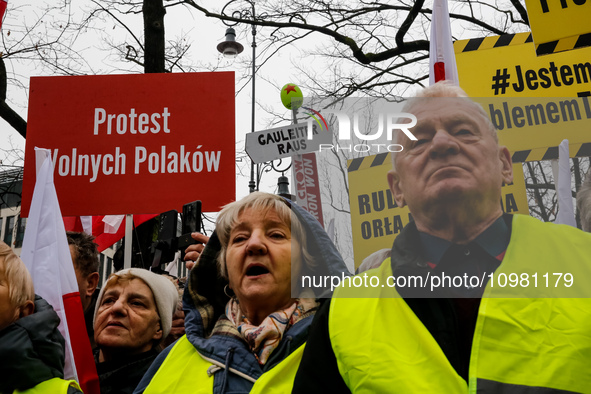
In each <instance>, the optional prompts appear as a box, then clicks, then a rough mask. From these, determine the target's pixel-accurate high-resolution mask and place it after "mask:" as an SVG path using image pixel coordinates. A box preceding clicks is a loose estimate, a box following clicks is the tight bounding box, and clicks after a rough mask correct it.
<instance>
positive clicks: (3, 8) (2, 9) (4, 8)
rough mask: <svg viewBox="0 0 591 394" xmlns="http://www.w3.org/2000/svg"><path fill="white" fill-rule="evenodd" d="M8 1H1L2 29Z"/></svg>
mask: <svg viewBox="0 0 591 394" xmlns="http://www.w3.org/2000/svg"><path fill="white" fill-rule="evenodd" d="M7 5H8V1H7V0H0V29H1V28H2V21H4V13H5V12H6V6H7Z"/></svg>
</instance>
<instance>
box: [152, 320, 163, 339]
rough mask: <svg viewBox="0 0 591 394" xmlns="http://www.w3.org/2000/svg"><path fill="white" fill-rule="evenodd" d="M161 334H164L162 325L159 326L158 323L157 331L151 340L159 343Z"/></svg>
mask: <svg viewBox="0 0 591 394" xmlns="http://www.w3.org/2000/svg"><path fill="white" fill-rule="evenodd" d="M163 334H164V332H163V331H162V325H161V324H160V322H158V330H156V332H155V333H154V336H153V337H152V339H153V340H155V341H159V340H161V339H162V335H163Z"/></svg>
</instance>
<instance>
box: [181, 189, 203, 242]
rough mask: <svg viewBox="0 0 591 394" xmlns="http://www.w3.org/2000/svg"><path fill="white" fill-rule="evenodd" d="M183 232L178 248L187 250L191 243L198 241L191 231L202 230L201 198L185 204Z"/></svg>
mask: <svg viewBox="0 0 591 394" xmlns="http://www.w3.org/2000/svg"><path fill="white" fill-rule="evenodd" d="M182 229H183V234H182V235H181V236H180V237H179V239H178V248H179V249H180V250H183V251H184V250H185V249H186V248H187V247H188V246H189V245H193V244H195V243H197V241H195V240H194V239H193V238H192V237H191V233H194V232H196V231H201V200H197V201H193V202H190V203H188V204H185V205H183V220H182Z"/></svg>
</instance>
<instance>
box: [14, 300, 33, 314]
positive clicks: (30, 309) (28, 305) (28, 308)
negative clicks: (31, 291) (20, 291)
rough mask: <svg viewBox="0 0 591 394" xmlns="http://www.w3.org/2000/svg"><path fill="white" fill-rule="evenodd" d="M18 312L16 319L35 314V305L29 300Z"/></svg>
mask: <svg viewBox="0 0 591 394" xmlns="http://www.w3.org/2000/svg"><path fill="white" fill-rule="evenodd" d="M19 309H20V312H19V315H18V318H19V319H20V318H21V317H25V316H29V315H32V314H33V313H34V312H35V303H34V302H33V301H31V300H27V301H25V304H24V305H22V306H21V307H20V308H19Z"/></svg>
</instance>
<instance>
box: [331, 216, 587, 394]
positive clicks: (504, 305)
mask: <svg viewBox="0 0 591 394" xmlns="http://www.w3.org/2000/svg"><path fill="white" fill-rule="evenodd" d="M554 226H556V225H554V224H548V223H541V222H539V221H538V220H536V219H533V218H530V217H527V216H521V215H515V217H514V219H513V230H512V235H511V242H510V244H509V246H508V248H507V251H506V253H505V257H504V259H503V262H502V263H501V265H500V266H499V268H498V269H497V271H496V272H495V278H494V282H492V281H490V282H489V284H488V286H487V288H486V290H485V294H484V297H483V298H482V300H481V303H480V308H479V311H478V318H477V323H476V329H475V332H474V339H473V344H472V352H471V357H470V367H469V382H466V381H465V380H464V379H462V378H461V377H460V376H459V375H458V374H457V373H456V371H455V370H454V368H453V367H452V365H451V364H450V363H449V361H448V360H447V358H446V356H445V354H444V353H443V351H442V350H441V348H440V347H439V345H438V344H437V342H436V341H435V339H434V338H433V337H432V336H431V334H430V333H429V331H428V330H427V328H426V327H425V326H424V325H423V324H422V322H421V321H420V320H419V319H418V318H417V316H416V315H415V314H414V313H413V311H412V310H411V309H410V307H409V306H408V305H407V303H406V302H405V301H404V299H402V298H400V297H399V296H398V294H397V293H396V290H395V289H390V288H388V287H387V286H385V287H381V286H380V287H378V288H375V289H373V297H374V298H342V297H354V295H355V289H354V288H343V287H340V288H338V289H337V290H336V291H335V294H334V296H333V300H332V302H331V306H330V311H329V335H330V339H331V344H332V348H333V351H334V353H335V356H336V359H337V364H338V368H339V372H340V373H341V376H342V377H343V380H344V381H345V383H346V384H347V386H348V387H349V388H350V389H351V391H352V392H353V393H423V392H424V393H446V394H447V393H476V392H478V393H479V394H481V393H498V392H503V393H513V392H519V393H529V392H531V393H534V392H538V391H536V387H537V388H538V390H539V388H540V387H542V388H551V389H554V390H557V391H556V393H559V392H562V391H564V392H576V393H591V299H590V298H589V297H590V296H591V294H590V290H589V287H591V286H589V283H591V282H590V280H591V235H590V234H586V233H583V232H582V231H580V230H577V229H574V228H570V227H568V226H561V228H558V227H554ZM548 227H554V229H555V230H556V231H548V230H550V229H549V228H548ZM536 272H537V273H538V276H537V285H538V287H537V288H535V287H534V280H533V276H532V275H534V274H535V273H536ZM546 272H549V278H550V281H549V283H548V285H549V287H548V288H546V283H545V281H546V279H545V278H543V275H544V274H545V273H546ZM512 273H515V274H520V273H527V274H528V275H529V281H530V286H529V287H527V286H525V285H526V282H523V283H522V285H523V287H524V288H517V287H516V288H510V286H509V285H508V284H505V287H503V288H501V287H500V285H502V284H503V275H501V278H500V280H501V282H500V284H499V282H498V280H499V275H500V274H505V275H506V276H507V277H509V275H510V274H512ZM553 273H562V274H564V273H571V274H572V275H573V277H574V282H573V286H571V287H570V288H568V287H565V286H563V288H562V289H559V288H558V287H557V288H554V287H553V286H554V285H555V282H556V280H557V278H558V276H557V275H556V276H555V275H553ZM367 275H368V276H372V275H373V276H378V277H379V278H380V280H381V283H386V282H385V280H386V278H387V277H388V276H390V275H392V268H391V264H390V260H389V259H388V260H386V262H385V263H384V264H382V265H381V266H380V267H379V268H377V269H375V270H371V271H367ZM524 277H525V276H524ZM541 277H542V278H543V283H542V282H541V279H540V278H541ZM491 282H492V283H491ZM374 283H375V282H374ZM577 283H578V284H579V286H575V285H576V284H577ZM520 286H521V285H520ZM559 286H560V283H559ZM565 289H567V290H572V292H571V293H569V292H568V291H564V290H565ZM511 291H513V293H511ZM515 291H517V293H515ZM554 291H555V292H556V293H555V294H559V295H560V296H561V297H568V296H573V297H579V298H535V297H537V296H538V295H541V296H544V297H551V296H552V295H553V292H554ZM367 294H368V293H367V291H366V292H362V296H367ZM393 294H394V296H393ZM510 294H514V295H515V294H518V296H519V297H520V298H498V296H499V295H500V296H501V297H503V296H506V297H508V296H509V295H510ZM524 295H527V297H528V298H525V297H523V296H524ZM378 297H379V298H378ZM583 297H586V298H583ZM529 390H531V391H529ZM553 392H554V391H553Z"/></svg>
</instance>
